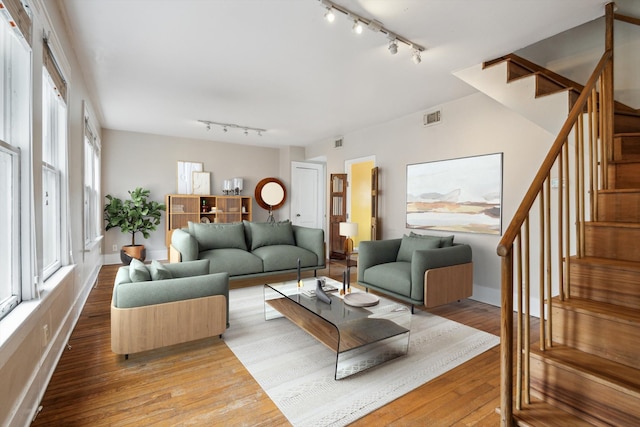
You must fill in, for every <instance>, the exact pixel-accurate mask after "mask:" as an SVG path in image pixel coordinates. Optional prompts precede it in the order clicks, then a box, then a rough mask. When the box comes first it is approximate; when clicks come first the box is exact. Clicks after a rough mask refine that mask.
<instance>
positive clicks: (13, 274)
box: [0, 142, 21, 318]
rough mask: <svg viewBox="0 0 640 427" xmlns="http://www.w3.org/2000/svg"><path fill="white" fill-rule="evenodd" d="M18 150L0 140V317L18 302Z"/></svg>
mask: <svg viewBox="0 0 640 427" xmlns="http://www.w3.org/2000/svg"><path fill="white" fill-rule="evenodd" d="M19 165H20V152H19V151H18V150H17V149H16V148H13V147H11V146H10V145H8V144H5V143H2V142H0V235H1V236H3V238H2V239H0V318H2V317H4V315H5V314H7V313H9V311H11V309H13V308H14V307H15V306H16V305H18V303H19V302H20V295H21V293H20V253H19V250H18V248H19V247H20V227H19V218H20V204H19V203H18V200H20V196H19V190H20V188H19V183H20V180H19V176H20V175H19V168H20V167H19Z"/></svg>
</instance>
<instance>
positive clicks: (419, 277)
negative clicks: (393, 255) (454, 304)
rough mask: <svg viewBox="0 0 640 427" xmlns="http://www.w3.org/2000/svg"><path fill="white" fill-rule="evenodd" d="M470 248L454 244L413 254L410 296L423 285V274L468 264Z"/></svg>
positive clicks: (470, 254)
mask: <svg viewBox="0 0 640 427" xmlns="http://www.w3.org/2000/svg"><path fill="white" fill-rule="evenodd" d="M471 259H472V253H471V246H469V245H466V244H454V245H453V246H449V247H446V248H437V249H423V250H417V251H414V252H413V255H412V257H411V284H412V286H411V290H412V294H413V293H414V292H415V291H416V289H418V287H422V285H423V284H424V278H425V272H426V271H427V270H432V269H435V268H442V267H449V266H451V265H458V264H466V263H470V262H471ZM416 295H417V294H416Z"/></svg>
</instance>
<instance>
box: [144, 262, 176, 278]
mask: <svg viewBox="0 0 640 427" xmlns="http://www.w3.org/2000/svg"><path fill="white" fill-rule="evenodd" d="M149 273H151V280H165V279H173V274H171V272H170V271H169V270H168V269H167V267H165V266H164V264H162V263H161V262H160V261H158V260H155V259H154V260H153V261H151V265H150V266H149Z"/></svg>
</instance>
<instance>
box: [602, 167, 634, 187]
mask: <svg viewBox="0 0 640 427" xmlns="http://www.w3.org/2000/svg"><path fill="white" fill-rule="evenodd" d="M607 177H608V179H609V189H610V190H624V189H632V188H640V163H613V164H609V168H608V169H607Z"/></svg>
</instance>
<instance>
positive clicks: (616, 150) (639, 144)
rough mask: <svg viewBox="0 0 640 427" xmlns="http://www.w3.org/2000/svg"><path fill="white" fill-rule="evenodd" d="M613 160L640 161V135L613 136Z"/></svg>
mask: <svg viewBox="0 0 640 427" xmlns="http://www.w3.org/2000/svg"><path fill="white" fill-rule="evenodd" d="M613 160H639V161H640V136H623V137H617V138H613Z"/></svg>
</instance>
